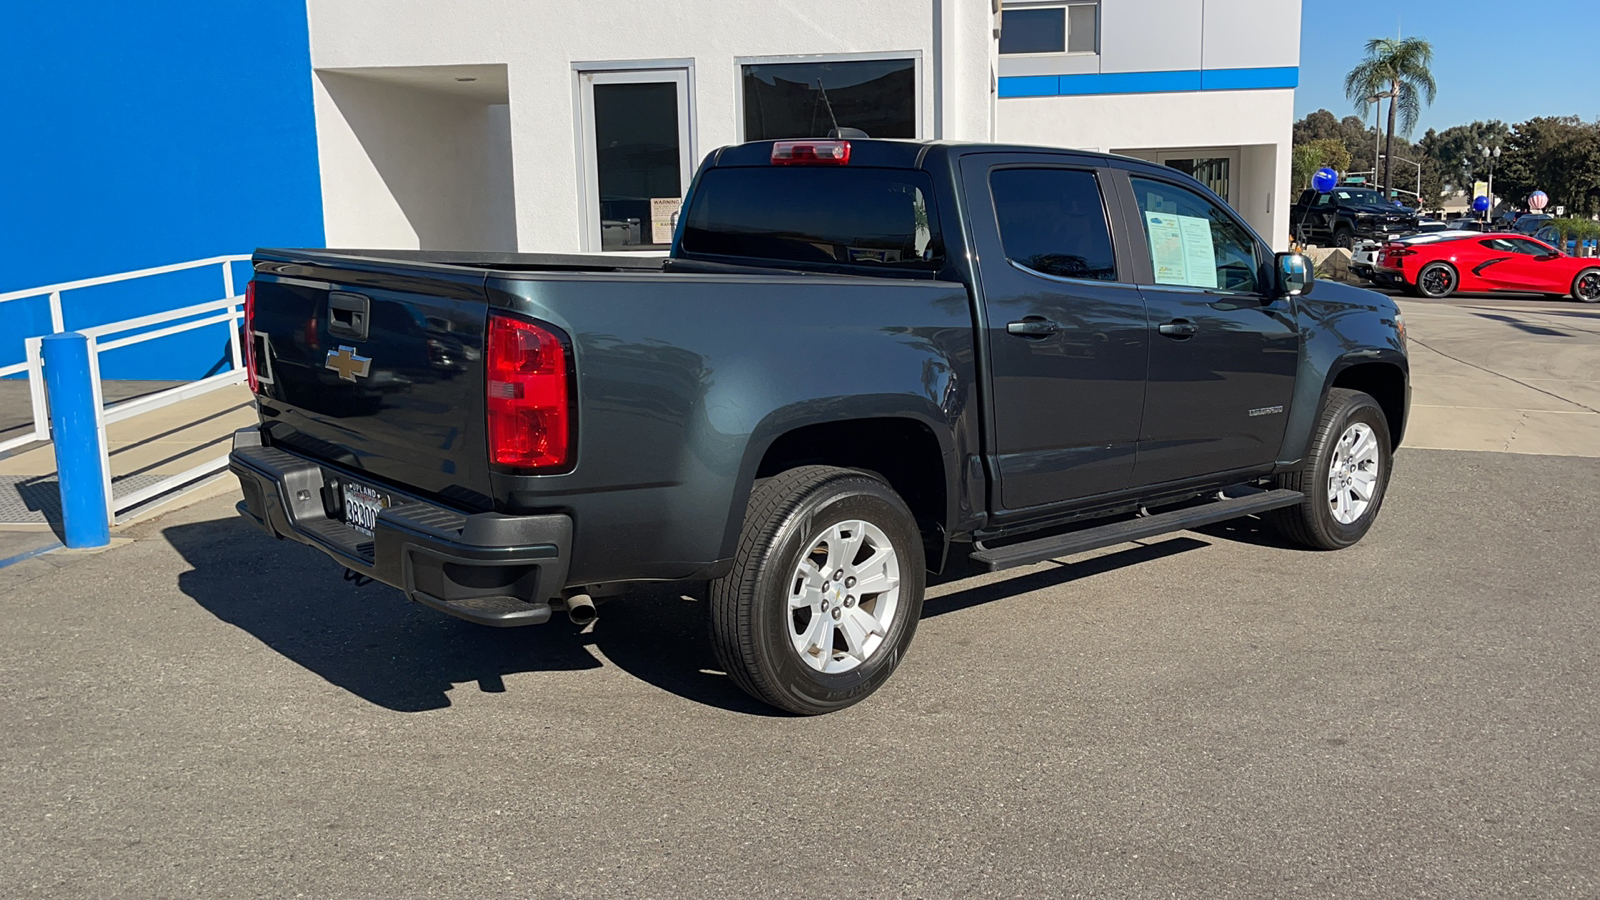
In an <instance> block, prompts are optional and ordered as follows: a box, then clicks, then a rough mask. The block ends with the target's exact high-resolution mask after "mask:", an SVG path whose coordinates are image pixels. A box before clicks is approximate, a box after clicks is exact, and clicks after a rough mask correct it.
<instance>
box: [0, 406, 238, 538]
mask: <svg viewBox="0 0 1600 900" xmlns="http://www.w3.org/2000/svg"><path fill="white" fill-rule="evenodd" d="M105 384H106V391H105V393H106V399H107V402H108V403H109V402H114V401H115V400H121V399H129V398H130V397H131V396H132V395H130V394H129V392H128V385H126V384H119V383H118V382H114V381H108V382H106V383H105ZM141 384H142V383H141ZM114 386H115V387H114ZM145 387H146V389H148V387H149V386H148V385H145ZM7 409H8V410H9V409H11V405H10V404H8V405H7ZM24 409H25V407H24ZM255 422H256V409H255V400H254V398H253V397H252V396H251V394H250V389H249V388H248V387H245V386H244V385H229V386H227V387H224V388H219V389H217V390H213V391H210V392H208V393H205V394H201V395H200V396H198V397H190V398H188V399H186V400H182V401H180V402H177V403H173V404H171V405H169V406H164V407H161V408H160V409H155V410H151V411H150V412H147V413H142V414H140V415H136V416H133V417H131V418H128V419H125V420H123V421H121V422H114V423H112V424H111V425H109V426H107V427H106V441H107V444H108V445H109V446H108V447H107V449H108V451H109V456H110V460H111V491H112V494H113V496H116V497H126V496H128V495H130V494H131V493H132V492H134V491H138V490H143V489H145V488H147V487H150V486H151V485H154V484H157V483H159V482H160V481H161V480H162V479H164V478H167V477H170V476H172V475H176V474H178V473H180V472H185V471H188V470H190V469H193V468H194V467H196V466H198V465H200V464H202V463H204V462H206V461H208V460H212V459H215V458H217V457H219V456H224V455H226V454H227V452H228V448H229V440H230V438H231V436H232V434H233V432H234V431H235V430H236V429H239V428H244V427H246V426H248V425H253V424H255ZM224 474H225V473H224ZM164 499H167V498H155V499H154V500H152V505H159V504H160V502H162V500H164ZM133 512H134V513H135V514H137V512H138V511H137V510H134V511H133ZM17 526H22V527H24V528H31V529H37V530H46V529H48V530H54V531H57V532H59V531H60V528H61V498H60V493H59V491H58V488H57V483H56V459H55V448H54V446H53V445H51V444H48V443H45V444H37V445H33V446H31V447H26V448H22V449H20V450H18V451H13V452H12V453H11V454H10V455H9V456H6V457H5V458H3V459H0V528H6V527H17Z"/></svg>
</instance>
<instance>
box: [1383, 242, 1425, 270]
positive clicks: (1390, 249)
mask: <svg viewBox="0 0 1600 900" xmlns="http://www.w3.org/2000/svg"><path fill="white" fill-rule="evenodd" d="M1416 255H1417V251H1415V250H1412V249H1411V248H1410V247H1405V246H1402V245H1400V244H1390V245H1389V246H1387V247H1385V248H1383V261H1384V262H1387V263H1393V264H1394V268H1396V269H1403V268H1405V265H1406V257H1408V256H1416Z"/></svg>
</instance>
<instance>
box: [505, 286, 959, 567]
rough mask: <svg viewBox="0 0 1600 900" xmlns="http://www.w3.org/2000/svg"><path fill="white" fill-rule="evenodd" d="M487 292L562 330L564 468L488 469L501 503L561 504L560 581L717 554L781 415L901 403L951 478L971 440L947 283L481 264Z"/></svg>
mask: <svg viewBox="0 0 1600 900" xmlns="http://www.w3.org/2000/svg"><path fill="white" fill-rule="evenodd" d="M488 293H489V297H490V302H491V303H492V304H494V305H496V306H500V307H504V308H508V309H512V310H515V311H517V312H520V313H522V314H525V315H530V316H533V317H536V318H539V319H543V320H545V321H548V322H550V323H552V324H554V325H556V326H558V327H561V328H563V329H564V330H566V331H567V333H568V334H570V335H571V336H572V339H573V343H574V354H575V357H576V368H577V379H578V425H577V465H576V467H575V468H574V469H573V470H572V471H571V472H570V473H567V474H563V475H551V476H532V477H530V476H512V475H506V474H498V475H496V476H495V496H496V499H497V502H498V503H500V505H502V506H503V507H504V509H505V511H507V512H533V511H540V510H549V509H559V510H562V511H566V512H568V513H570V514H571V515H572V516H573V520H574V540H573V566H572V572H571V576H570V577H571V580H572V581H573V583H596V582H604V581H618V580H629V579H641V578H664V579H670V578H682V577H687V576H689V575H691V574H694V573H696V572H698V571H700V570H702V569H703V568H704V567H705V566H707V565H709V564H711V563H713V562H715V561H717V560H720V559H726V558H728V557H729V556H731V554H732V549H733V546H734V542H735V540H736V538H737V534H738V529H739V523H740V520H741V519H742V516H743V512H744V503H745V499H746V497H747V496H748V493H749V490H750V484H751V482H752V480H753V479H754V475H755V471H756V467H757V466H758V464H759V462H760V458H761V454H762V453H763V452H764V451H765V449H766V447H767V446H769V445H770V444H771V442H772V441H774V440H776V439H777V438H778V437H779V436H781V435H782V434H783V433H784V432H786V431H788V430H790V429H793V428H798V427H803V426H805V425H810V424H815V423H819V422H830V421H838V420H842V419H850V418H860V417H869V416H901V417H911V418H914V419H916V420H918V421H921V422H923V423H924V424H926V425H927V426H928V427H929V428H930V430H931V431H932V432H933V433H934V434H935V436H937V437H938V438H939V440H940V443H941V446H942V447H943V449H944V451H945V457H946V469H947V471H949V472H951V473H952V474H951V477H952V478H955V477H956V473H958V472H961V471H964V467H962V466H959V465H958V464H957V461H958V460H960V459H963V458H964V457H965V456H967V455H975V454H976V453H977V430H976V429H977V421H976V414H977V407H976V404H975V403H974V402H973V400H972V391H973V387H974V381H975V379H974V371H975V366H974V361H973V352H972V325H971V311H970V306H969V304H970V301H969V299H968V296H967V293H966V289H965V287H964V286H962V285H959V284H952V283H948V282H929V281H902V280H895V279H876V278H846V277H831V276H816V277H812V276H789V275H782V274H773V275H763V276H754V277H752V276H746V275H726V276H724V275H703V274H673V273H650V274H647V275H629V274H616V275H606V276H603V277H598V276H582V275H574V276H563V275H551V274H541V275H540V276H538V277H536V278H534V277H529V278H517V277H500V278H491V279H490V282H489V285H488ZM965 493H966V492H965V491H964V490H963V489H959V488H956V487H954V486H953V485H952V487H951V490H950V491H949V494H950V495H951V496H952V497H957V496H965ZM953 515H954V514H953Z"/></svg>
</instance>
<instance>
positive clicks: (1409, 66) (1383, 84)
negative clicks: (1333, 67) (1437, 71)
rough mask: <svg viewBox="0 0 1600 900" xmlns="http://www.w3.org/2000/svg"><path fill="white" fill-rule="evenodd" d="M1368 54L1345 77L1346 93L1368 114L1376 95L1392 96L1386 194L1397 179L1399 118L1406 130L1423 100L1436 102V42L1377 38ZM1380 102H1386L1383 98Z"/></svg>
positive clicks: (1368, 48)
mask: <svg viewBox="0 0 1600 900" xmlns="http://www.w3.org/2000/svg"><path fill="white" fill-rule="evenodd" d="M1366 50H1367V58H1366V59H1363V60H1362V61H1361V62H1360V63H1358V64H1357V65H1356V67H1355V68H1354V69H1351V70H1350V74H1348V75H1346V76H1345V78H1344V94H1345V96H1346V97H1348V98H1350V101H1351V102H1352V103H1354V104H1355V105H1356V109H1358V110H1359V111H1360V112H1361V115H1362V116H1363V117H1365V116H1366V113H1367V110H1368V109H1371V108H1372V103H1373V98H1374V97H1377V96H1382V95H1387V96H1388V98H1389V129H1388V137H1387V140H1386V142H1385V144H1384V153H1385V154H1386V155H1387V157H1388V158H1389V160H1391V162H1389V163H1388V164H1386V165H1385V166H1384V167H1383V194H1384V196H1386V197H1387V196H1388V195H1389V190H1390V188H1391V187H1393V181H1394V163H1393V162H1392V160H1393V159H1394V135H1395V120H1396V119H1398V120H1399V125H1400V130H1401V131H1403V132H1405V133H1406V134H1410V133H1411V129H1413V128H1415V127H1416V124H1417V116H1418V115H1420V114H1421V112H1422V104H1423V103H1424V102H1426V103H1430V104H1431V103H1432V102H1433V98H1434V97H1435V96H1436V95H1437V94H1438V92H1439V88H1438V85H1436V84H1435V83H1434V81H1433V73H1432V72H1430V71H1429V68H1430V67H1431V66H1432V65H1433V45H1432V44H1429V43H1428V42H1427V41H1425V40H1423V39H1422V38H1404V39H1399V40H1397V39H1394V38H1373V39H1372V40H1370V41H1367V48H1366ZM1378 102H1380V103H1381V102H1382V101H1381V100H1379V101H1378Z"/></svg>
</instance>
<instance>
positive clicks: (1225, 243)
mask: <svg viewBox="0 0 1600 900" xmlns="http://www.w3.org/2000/svg"><path fill="white" fill-rule="evenodd" d="M1118 174H1119V176H1122V177H1125V178H1126V181H1121V182H1120V183H1121V184H1122V185H1123V186H1125V188H1126V189H1127V190H1129V191H1131V193H1132V198H1131V199H1132V202H1131V203H1125V204H1124V205H1123V209H1124V212H1125V213H1126V214H1128V215H1129V216H1130V217H1131V221H1129V222H1128V228H1129V230H1135V229H1137V231H1138V233H1139V235H1140V246H1139V252H1140V254H1141V255H1142V257H1143V258H1142V259H1141V260H1140V262H1141V268H1144V266H1148V268H1147V269H1144V271H1143V272H1141V273H1140V281H1141V284H1140V288H1139V291H1140V293H1141V294H1143V296H1144V301H1145V304H1146V306H1147V307H1148V309H1149V312H1150V332H1151V337H1150V373H1149V382H1148V385H1147V387H1146V389H1145V404H1144V420H1143V424H1142V426H1141V428H1140V433H1139V462H1138V465H1137V466H1136V467H1135V469H1134V483H1135V484H1136V485H1140V486H1145V485H1155V484H1162V483H1166V482H1175V481H1183V480H1186V479H1191V478H1200V477H1204V476H1210V475H1215V474H1218V473H1222V472H1226V471H1230V470H1235V469H1247V468H1254V467H1259V466H1263V465H1267V464H1270V463H1272V462H1274V461H1275V460H1276V458H1277V455H1278V451H1279V450H1280V449H1281V447H1282V445H1283V433H1284V423H1285V422H1286V421H1287V419H1288V409H1289V401H1290V398H1291V397H1292V396H1293V394H1294V382H1295V372H1296V370H1297V369H1298V367H1299V362H1300V332H1299V329H1298V328H1296V327H1295V319H1294V314H1293V310H1292V309H1291V307H1290V303H1291V300H1290V299H1289V298H1278V297H1276V296H1275V295H1274V293H1273V284H1272V283H1271V279H1270V278H1269V275H1270V268H1269V263H1270V261H1271V259H1272V255H1271V253H1270V252H1269V251H1268V250H1267V248H1266V247H1265V246H1264V245H1262V244H1261V243H1260V241H1258V240H1257V239H1256V237H1255V235H1254V234H1253V233H1251V231H1250V230H1249V229H1248V228H1246V227H1245V226H1244V225H1243V224H1242V223H1241V222H1240V221H1239V220H1238V218H1237V217H1235V215H1234V214H1233V211H1232V210H1230V209H1228V208H1227V207H1226V206H1224V205H1223V204H1221V203H1219V202H1217V201H1216V200H1214V199H1212V197H1210V196H1208V195H1206V194H1203V193H1202V192H1200V191H1198V190H1195V189H1193V188H1191V187H1188V186H1185V185H1182V184H1179V183H1177V182H1176V181H1168V180H1166V179H1164V178H1160V177H1152V176H1147V175H1144V174H1142V173H1139V172H1134V173H1127V174H1126V175H1124V173H1123V172H1122V171H1120V170H1119V173H1118Z"/></svg>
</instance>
